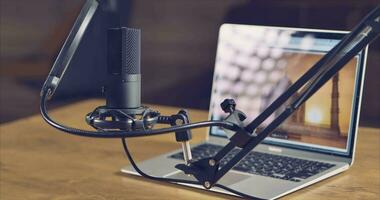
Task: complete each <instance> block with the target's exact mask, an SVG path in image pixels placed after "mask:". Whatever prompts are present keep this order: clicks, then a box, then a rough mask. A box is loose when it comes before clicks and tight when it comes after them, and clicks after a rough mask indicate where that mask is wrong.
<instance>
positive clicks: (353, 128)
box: [208, 24, 368, 158]
mask: <svg viewBox="0 0 380 200" xmlns="http://www.w3.org/2000/svg"><path fill="white" fill-rule="evenodd" d="M225 26H227V27H228V26H249V27H255V28H264V29H276V30H287V31H289V30H291V31H295V32H296V33H295V34H294V36H298V35H299V36H304V35H308V34H313V36H315V37H317V38H325V39H341V38H343V37H344V35H346V34H347V33H348V32H347V31H335V30H322V29H303V28H289V27H274V26H259V25H243V24H223V25H222V26H221V27H220V29H219V37H220V34H221V32H222V30H223V29H224V28H223V27H225ZM292 36H293V35H292ZM218 41H219V40H218ZM218 45H219V42H218ZM218 48H219V47H218ZM279 48H282V47H279ZM367 51H368V46H367V47H366V48H365V49H364V50H362V51H361V52H360V53H359V54H358V55H357V56H358V64H357V66H356V74H355V84H354V97H353V101H352V110H351V117H350V125H349V129H348V134H347V135H348V137H347V145H346V150H345V151H337V150H335V151H334V150H328V149H326V148H318V147H313V146H308V145H307V144H289V143H285V142H279V141H277V142H276V141H273V140H272V141H269V140H267V139H266V140H264V141H263V142H262V143H263V144H269V145H275V146H279V147H286V148H292V149H300V150H305V151H311V152H318V153H323V154H329V155H336V156H342V157H348V158H352V157H353V154H354V149H355V141H356V136H357V131H358V125H359V117H360V106H361V98H362V91H363V82H364V74H365V65H366V57H367ZM215 64H216V63H215ZM215 79H216V77H215V73H214V75H213V83H212V91H214V87H215V85H214V83H215ZM211 106H212V96H211V98H210V105H209V119H212V109H211ZM208 135H209V136H214V137H224V136H221V135H217V134H213V133H212V129H211V128H209V129H208ZM224 138H226V137H224ZM226 139H227V138H226Z"/></svg>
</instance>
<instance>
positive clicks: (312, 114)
mask: <svg viewBox="0 0 380 200" xmlns="http://www.w3.org/2000/svg"><path fill="white" fill-rule="evenodd" d="M322 119H323V115H322V111H321V110H320V109H318V108H311V109H310V110H309V112H307V113H306V121H307V122H309V123H313V124H320V123H321V122H322Z"/></svg>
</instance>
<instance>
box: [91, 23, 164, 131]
mask: <svg viewBox="0 0 380 200" xmlns="http://www.w3.org/2000/svg"><path fill="white" fill-rule="evenodd" d="M140 34H141V31H140V30H139V29H134V28H126V27H121V28H111V29H108V30H107V67H106V68H107V76H106V84H105V87H104V92H105V96H106V105H105V106H100V107H97V108H96V109H95V110H94V111H93V112H91V113H89V114H87V116H86V121H87V123H88V124H90V125H91V126H93V127H94V128H96V129H101V130H110V129H119V130H126V131H130V130H139V129H144V130H145V129H149V128H151V127H152V126H153V125H154V124H155V123H156V121H157V120H158V116H159V113H158V112H155V111H152V110H151V109H149V108H148V107H145V106H142V105H141V71H140V52H141V51H140V43H141V39H140Z"/></svg>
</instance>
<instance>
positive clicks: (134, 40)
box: [121, 27, 141, 74]
mask: <svg viewBox="0 0 380 200" xmlns="http://www.w3.org/2000/svg"><path fill="white" fill-rule="evenodd" d="M140 34H141V31H140V30H139V29H133V28H125V27H123V28H122V48H121V51H122V55H121V59H122V66H123V71H124V73H126V74H140V73H141V72H140Z"/></svg>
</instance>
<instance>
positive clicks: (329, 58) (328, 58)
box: [176, 6, 380, 188]
mask: <svg viewBox="0 0 380 200" xmlns="http://www.w3.org/2000/svg"><path fill="white" fill-rule="evenodd" d="M379 33H380V6H378V7H377V8H376V9H375V10H373V11H372V12H371V13H370V14H369V15H367V17H366V18H365V19H364V20H363V21H362V22H361V23H360V24H359V25H357V26H356V27H355V28H354V29H353V31H351V33H349V34H348V35H346V36H345V37H344V38H343V39H342V40H341V41H340V42H339V43H338V44H337V45H336V46H335V47H334V48H333V49H332V50H331V51H330V52H328V53H327V54H326V55H325V56H323V57H322V59H321V60H320V61H318V62H317V63H316V64H315V65H314V66H313V67H312V68H311V69H310V70H308V71H307V72H306V73H305V74H304V75H303V76H302V77H301V78H299V79H298V80H297V81H296V82H295V83H294V84H293V85H292V86H291V87H289V89H288V90H287V91H285V92H284V93H283V94H282V95H281V96H280V97H279V98H277V99H276V100H275V101H274V102H273V103H272V104H271V105H270V106H269V107H268V108H267V109H266V110H265V111H264V112H262V113H261V114H260V115H259V116H258V117H257V118H256V119H254V120H253V121H252V122H251V123H250V124H248V125H247V126H246V127H244V130H242V131H237V132H236V133H235V134H234V135H233V136H232V137H231V138H230V142H229V143H228V144H227V145H226V146H225V147H223V148H222V149H221V150H220V151H219V152H218V153H217V154H216V155H215V156H214V157H210V158H204V159H201V160H199V161H196V162H193V163H192V164H191V165H184V164H179V165H177V166H176V168H178V169H181V170H182V171H184V172H185V173H186V174H191V175H193V176H194V177H195V178H196V179H197V180H198V181H200V182H201V183H202V184H203V186H204V187H205V188H211V187H212V186H213V185H214V184H215V183H217V181H218V180H219V179H220V178H222V177H223V176H224V175H225V174H226V173H227V172H228V171H230V170H231V169H232V168H233V167H234V166H235V165H236V164H237V163H238V162H239V161H240V160H242V159H243V158H244V157H245V156H246V155H247V154H248V153H249V152H250V151H251V150H253V149H254V148H255V147H256V146H257V145H258V144H259V143H260V142H262V141H263V140H264V139H265V138H266V137H267V136H268V135H269V134H270V133H271V132H272V131H274V130H275V129H276V128H277V127H278V126H279V125H281V123H283V122H284V121H285V120H286V119H287V118H288V117H289V116H290V115H291V114H292V113H293V112H294V111H296V110H297V109H298V108H299V107H300V106H301V105H302V104H303V103H304V102H305V101H306V100H307V99H309V98H310V97H311V96H312V95H313V94H314V93H315V92H316V91H318V90H319V89H320V88H321V87H322V86H323V85H324V84H325V83H326V82H327V81H328V80H330V79H331V78H332V77H333V76H334V75H335V74H336V73H337V72H338V71H339V70H340V69H342V68H343V67H344V66H345V64H346V63H348V62H349V61H350V59H352V58H353V57H354V56H356V55H357V54H358V53H359V52H360V51H361V50H362V49H364V48H365V47H366V46H367V45H368V44H369V43H370V42H371V41H373V40H374V39H375V38H376V37H377V36H378V35H379ZM301 88H302V89H301ZM300 89H301V91H300V92H299V96H298V98H296V99H295V100H294V101H292V102H291V103H289V104H288V105H287V107H286V109H284V110H283V111H282V113H281V114H280V115H279V116H278V117H276V118H275V119H274V120H273V121H272V122H271V123H270V124H269V125H267V126H266V127H265V128H264V129H263V130H262V131H260V132H259V133H256V132H254V131H255V130H256V129H257V128H258V127H259V125H261V124H262V122H264V121H265V120H266V119H267V118H268V117H269V116H270V115H271V114H273V113H274V112H275V111H276V110H278V109H279V108H280V107H281V106H282V105H283V104H284V103H285V102H286V101H287V100H289V99H290V98H291V97H292V96H293V95H294V94H295V93H296V92H297V91H298V90H300ZM239 113H241V111H238V110H234V106H233V111H231V112H230V116H233V115H238V114H239ZM230 116H229V117H227V119H226V120H227V121H229V119H233V121H234V122H235V121H236V119H238V118H237V117H230ZM243 120H244V119H243ZM243 120H241V121H243ZM235 147H239V148H240V151H239V152H238V153H237V154H236V155H235V156H234V157H233V158H232V159H230V160H229V161H228V162H227V163H226V164H225V165H224V166H223V167H221V168H220V166H219V163H220V161H221V160H222V159H223V158H224V157H225V156H226V155H227V154H228V153H229V152H230V151H231V150H233V149H234V148H235Z"/></svg>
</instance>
